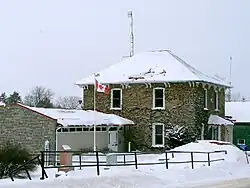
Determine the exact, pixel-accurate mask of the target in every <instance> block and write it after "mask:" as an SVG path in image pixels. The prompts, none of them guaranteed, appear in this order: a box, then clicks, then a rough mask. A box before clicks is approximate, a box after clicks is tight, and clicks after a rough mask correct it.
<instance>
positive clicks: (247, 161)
mask: <svg viewBox="0 0 250 188" xmlns="http://www.w3.org/2000/svg"><path fill="white" fill-rule="evenodd" d="M245 155H246V159H247V164H249V159H248V154H247V151H245Z"/></svg>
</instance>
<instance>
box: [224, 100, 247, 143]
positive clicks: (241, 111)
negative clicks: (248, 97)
mask: <svg viewBox="0 0 250 188" xmlns="http://www.w3.org/2000/svg"><path fill="white" fill-rule="evenodd" d="M226 115H227V116H228V118H231V119H232V120H233V121H234V129H233V143H234V145H236V146H238V147H240V146H241V145H246V146H248V148H249V147H250V102H249V101H246V102H243V101H242V102H241V101H239V102H226Z"/></svg>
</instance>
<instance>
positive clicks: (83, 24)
mask: <svg viewBox="0 0 250 188" xmlns="http://www.w3.org/2000/svg"><path fill="white" fill-rule="evenodd" d="M129 10H132V11H133V15H134V22H135V29H134V31H135V50H136V53H138V52H142V51H148V50H153V49H171V50H172V51H173V52H174V53H175V54H176V55H178V56H180V57H182V58H184V59H185V60H186V61H187V62H188V63H189V64H191V65H193V66H195V67H196V68H197V69H199V70H201V71H203V72H205V73H209V74H219V75H220V76H222V77H228V75H229V57H230V56H232V57H233V74H232V78H233V85H234V92H241V93H242V95H245V96H250V87H245V86H246V84H245V82H246V81H248V79H247V77H246V76H247V75H248V74H249V67H250V64H249V62H250V57H249V44H250V37H249V33H250V26H249V18H250V1H248V0H241V1H237V0H220V1H218V0H202V1H201V0H189V1H187V0H171V1H170V0H148V1H147V0H123V1H118V0H105V1H103V0H98V1H97V0H90V1H87V0H67V1H66V0H40V1H39V0H22V1H18V0H15V1H14V0H7V1H4V0H2V1H0V25H1V27H0V28H1V29H0V63H1V69H0V74H1V80H0V91H1V92H3V91H5V92H7V93H9V92H12V91H13V90H17V91H19V92H20V93H21V95H25V94H26V93H27V92H28V91H29V89H30V88H32V87H33V86H36V85H43V86H45V87H47V88H51V89H52V90H53V91H54V92H55V93H56V94H57V95H63V96H64V95H79V96H80V95H81V90H80V89H79V88H78V87H77V86H74V82H75V81H76V80H78V79H81V78H82V77H85V76H88V75H90V74H92V73H93V72H95V71H98V70H99V69H102V68H105V67H107V66H109V65H111V64H113V63H116V62H117V61H120V60H121V59H122V56H126V55H128V54H129V20H128V18H127V12H128V11H129Z"/></svg>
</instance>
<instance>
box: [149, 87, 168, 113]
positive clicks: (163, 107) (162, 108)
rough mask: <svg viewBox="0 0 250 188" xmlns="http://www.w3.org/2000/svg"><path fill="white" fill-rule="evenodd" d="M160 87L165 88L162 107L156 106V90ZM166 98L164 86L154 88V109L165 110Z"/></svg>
mask: <svg viewBox="0 0 250 188" xmlns="http://www.w3.org/2000/svg"><path fill="white" fill-rule="evenodd" d="M158 89H161V90H163V106H162V107H156V106H155V90H158ZM165 98H166V96H165V88H163V87H156V88H154V89H153V108H152V109H153V110H165Z"/></svg>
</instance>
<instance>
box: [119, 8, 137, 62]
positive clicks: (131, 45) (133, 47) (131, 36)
mask: <svg viewBox="0 0 250 188" xmlns="http://www.w3.org/2000/svg"><path fill="white" fill-rule="evenodd" d="M128 18H130V53H129V56H123V57H122V58H127V57H132V56H134V54H135V43H134V19H133V13H132V11H129V12H128Z"/></svg>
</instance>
